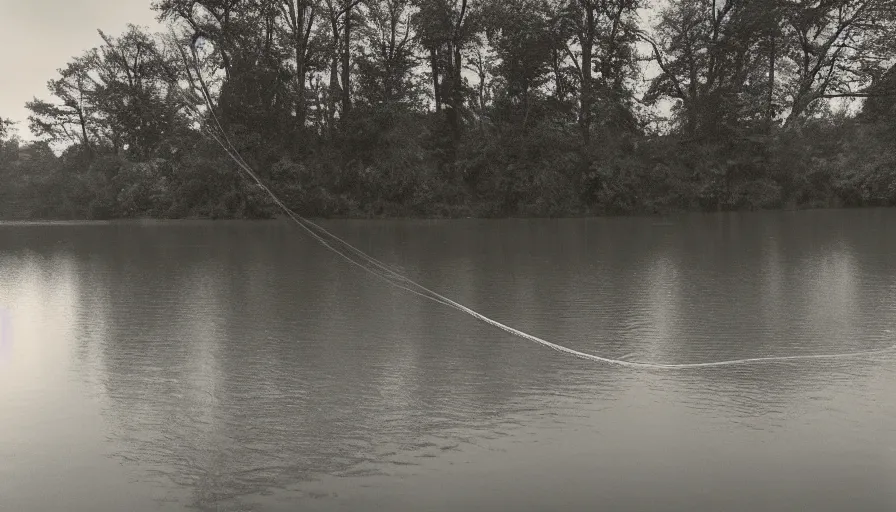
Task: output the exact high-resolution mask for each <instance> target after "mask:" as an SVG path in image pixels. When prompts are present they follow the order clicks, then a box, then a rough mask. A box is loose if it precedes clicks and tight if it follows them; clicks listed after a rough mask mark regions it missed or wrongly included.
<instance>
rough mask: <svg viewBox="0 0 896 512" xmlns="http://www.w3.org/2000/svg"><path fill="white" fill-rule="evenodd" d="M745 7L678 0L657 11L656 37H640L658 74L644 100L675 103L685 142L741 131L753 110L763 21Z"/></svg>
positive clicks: (740, 0)
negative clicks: (656, 66) (740, 128)
mask: <svg viewBox="0 0 896 512" xmlns="http://www.w3.org/2000/svg"><path fill="white" fill-rule="evenodd" d="M746 6H747V3H746V2H745V1H744V0H724V1H723V0H719V3H717V1H716V0H681V1H679V2H676V3H673V4H671V5H669V6H668V7H666V8H665V9H663V10H662V11H661V13H660V22H659V24H658V25H657V27H656V28H655V33H656V36H655V37H652V36H648V35H643V34H642V38H643V39H644V40H645V41H647V42H648V43H649V44H650V46H651V50H652V53H653V57H654V60H655V62H656V63H657V64H658V66H659V68H660V70H661V73H660V74H659V76H657V77H656V78H654V79H653V80H652V81H651V84H650V88H649V90H648V92H647V95H646V100H647V101H651V102H652V101H656V100H657V99H659V98H662V97H668V98H673V99H676V100H678V102H679V103H678V105H677V106H676V108H675V114H676V116H677V118H678V119H679V123H680V127H681V129H682V130H683V131H684V133H686V134H687V135H688V136H689V137H706V136H710V135H718V134H720V133H725V132H726V131H727V132H730V131H731V130H733V129H739V128H738V127H740V126H741V125H740V123H741V121H742V120H744V119H745V118H749V117H751V115H752V113H754V112H755V111H756V109H757V105H755V102H751V101H748V100H747V97H755V96H756V95H757V94H758V93H759V92H761V89H760V88H759V87H760V85H761V82H764V80H761V79H760V78H759V76H760V75H761V70H762V69H765V68H764V65H763V62H762V52H761V51H759V44H760V41H761V39H760V37H759V36H760V35H761V34H762V33H763V30H762V28H763V21H764V19H763V17H762V16H757V13H758V12H761V11H760V10H750V9H748V8H747V7H746ZM748 89H750V90H749V91H748ZM745 93H746V94H745ZM765 110H766V109H765V108H763V109H762V110H760V113H761V112H764V111H765ZM720 130H721V132H720Z"/></svg>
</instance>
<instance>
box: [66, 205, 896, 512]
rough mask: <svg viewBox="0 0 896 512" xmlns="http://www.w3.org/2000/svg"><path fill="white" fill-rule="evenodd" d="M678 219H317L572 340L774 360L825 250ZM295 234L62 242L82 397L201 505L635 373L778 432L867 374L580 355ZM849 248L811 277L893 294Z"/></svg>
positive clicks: (405, 458)
mask: <svg viewBox="0 0 896 512" xmlns="http://www.w3.org/2000/svg"><path fill="white" fill-rule="evenodd" d="M690 219H696V220H689V221H687V222H682V224H681V225H679V226H677V227H676V226H672V227H664V228H655V227H652V226H650V225H649V223H644V222H643V221H639V220H637V219H614V220H600V221H574V222H564V223H558V224H540V223H529V222H516V223H513V222H511V223H494V222H492V223H489V222H476V223H450V224H439V225H435V224H427V225H419V223H418V224H415V223H389V224H387V223H381V224H373V225H372V226H373V227H365V226H366V225H364V224H361V223H341V224H338V225H336V228H337V229H339V230H341V231H340V232H341V233H348V234H349V235H348V238H349V239H350V240H355V239H356V238H357V239H362V240H364V242H363V243H362V244H360V245H361V246H362V248H363V249H364V250H367V251H369V252H370V253H371V254H373V255H375V256H377V257H381V259H383V260H384V261H387V262H389V263H395V264H397V265H399V266H402V267H405V268H407V269H408V273H409V274H410V275H411V276H412V277H414V278H415V279H419V280H420V281H421V282H422V283H423V284H425V285H426V286H428V287H430V288H432V289H434V290H437V291H440V292H443V293H445V295H447V296H450V297H452V298H456V299H457V300H459V301H460V302H462V303H465V304H468V305H469V306H471V307H473V308H474V309H477V310H482V312H483V313H485V314H487V315H489V316H493V317H494V318H496V319H499V320H501V321H503V322H505V323H507V324H509V325H513V326H515V327H519V328H522V329H523V330H525V331H531V332H533V333H534V334H537V335H541V336H543V337H545V338H547V339H550V340H552V341H559V342H562V343H564V344H567V343H568V344H569V345H571V346H574V347H575V348H580V349H584V350H587V351H593V352H596V353H601V354H607V355H612V356H620V355H623V354H625V353H628V352H636V353H638V354H645V353H650V354H651V357H656V358H662V359H664V361H661V362H667V361H669V360H674V361H694V360H705V359H706V358H707V357H709V356H712V355H716V354H718V355H721V356H723V357H724V358H730V357H731V356H732V354H735V355H741V354H744V355H747V356H750V355H756V353H758V352H763V351H769V350H772V349H775V348H776V347H779V346H780V344H781V343H782V340H781V337H780V336H777V337H776V335H775V332H778V333H780V332H781V331H780V329H782V328H787V326H789V325H792V323H793V321H794V320H793V318H791V316H790V314H778V313H780V311H782V310H784V311H787V308H788V307H789V306H790V302H788V301H790V299H792V297H793V296H794V294H799V293H807V292H806V286H807V285H806V284H805V283H804V282H803V281H800V279H801V278H802V277H801V276H804V274H800V273H799V272H800V270H799V269H801V268H803V266H804V265H806V262H807V261H811V257H812V255H817V254H820V252H819V251H822V250H823V249H822V248H823V247H827V246H824V245H821V244H818V243H817V242H818V241H817V240H814V239H811V237H810V239H809V241H807V242H806V244H805V245H801V244H800V242H799V233H800V231H799V226H796V227H794V226H790V225H787V224H786V223H785V224H783V225H782V223H780V222H778V221H770V223H768V224H766V223H763V222H762V221H761V220H760V221H759V226H758V227H756V226H753V227H749V226H748V225H747V224H746V223H744V224H743V225H738V226H739V227H738V228H737V230H736V231H735V230H734V228H733V227H729V228H724V227H723V228H719V230H718V231H714V230H713V229H714V226H712V225H707V224H708V222H709V221H706V220H705V219H704V220H701V218H700V217H691V218H690ZM716 227H717V226H716ZM725 229H728V231H725ZM368 230H372V231H374V232H375V233H376V236H370V237H366V236H365V233H367V231H368ZM296 233H297V232H296V231H295V230H294V229H291V228H290V227H288V226H286V225H282V224H275V223H258V224H255V223H252V224H249V223H247V224H241V223H216V224H213V225H202V224H198V225H197V224H184V225H181V226H178V227H171V226H167V227H165V226H159V227H150V228H140V229H134V228H130V229H121V228H119V227H102V228H92V229H87V230H84V231H83V233H82V236H81V238H80V239H79V240H78V241H77V242H76V243H74V244H73V246H72V247H70V248H69V249H67V250H70V251H73V254H75V255H76V258H77V261H78V262H79V268H80V272H81V273H82V276H81V280H80V283H81V285H80V287H79V290H80V293H81V301H80V303H79V308H78V310H79V314H80V315H82V316H81V318H80V319H79V321H78V325H79V327H80V328H81V329H82V331H81V335H80V337H79V339H80V340H81V345H80V346H79V347H78V350H79V352H78V354H79V357H80V358H81V360H82V362H84V364H85V370H87V369H90V370H89V371H93V372H95V375H96V379H95V380H96V381H97V382H98V383H99V384H101V386H100V389H101V396H100V398H101V399H102V400H103V401H104V403H105V404H106V414H107V417H108V420H109V424H110V428H111V430H112V432H113V439H112V442H113V445H114V446H115V447H116V449H117V450H118V451H117V455H118V456H119V457H121V458H122V459H125V460H128V461H131V462H132V463H133V464H135V465H136V466H137V467H138V468H142V469H144V470H146V472H147V473H153V474H155V475H157V476H158V479H159V484H160V486H162V487H163V488H166V489H167V488H170V483H169V482H174V483H175V484H177V486H179V487H180V489H181V490H184V491H186V492H189V493H190V495H191V499H192V500H193V502H194V504H195V505H197V506H199V507H212V506H213V505H214V504H216V503H221V502H223V501H228V500H237V501H238V500H239V498H240V497H241V496H246V495H249V494H257V493H261V492H264V491H265V490H266V489H270V488H283V487H287V486H290V485H293V484H296V483H299V482H302V481H307V480H308V479H312V478H314V477H315V476H316V475H321V474H328V475H359V474H372V473H390V472H392V471H394V470H395V468H396V467H398V466H395V464H412V463H415V461H417V460H419V459H418V458H417V457H423V456H427V455H436V456H437V455H438V454H439V453H441V452H442V451H443V450H450V449H453V448H454V447H456V446H458V445H459V444H460V443H473V444H480V445H481V444H487V440H488V438H489V437H492V436H496V435H502V434H503V433H507V432H510V431H511V430H513V429H514V428H516V425H515V424H528V423H532V422H538V421H542V420H544V421H551V418H549V417H547V416H550V415H552V414H554V415H558V416H559V417H560V419H559V420H557V421H561V422H565V421H569V418H570V417H572V416H574V415H575V414H582V415H587V414H593V413H594V412H595V411H594V408H595V407H600V406H601V403H603V402H607V401H609V400H611V399H614V398H617V397H618V396H619V395H621V394H624V393H625V392H627V391H629V390H630V389H635V388H637V387H638V386H643V385H644V383H649V384H650V385H651V386H653V388H652V389H651V390H649V392H650V393H652V394H653V396H654V397H660V398H663V399H665V400H668V401H670V402H671V403H677V404H679V405H681V406H684V407H691V408H695V409H700V408H703V409H704V411H705V413H706V415H707V416H708V417H709V416H711V417H715V418H729V419H733V421H740V422H742V423H745V424H746V425H747V426H751V425H752V426H756V427H757V428H759V427H761V428H774V427H775V424H774V422H775V420H776V418H777V419H786V418H787V417H788V415H791V416H792V415H794V414H798V413H799V411H800V410H801V409H800V408H801V407H803V404H804V403H805V401H806V400H810V399H811V398H812V397H813V396H816V395H822V394H824V393H823V392H824V391H825V390H827V389H830V388H831V386H837V385H839V384H843V383H844V382H845V379H847V378H852V379H856V380H857V381H859V382H861V381H862V380H863V379H867V378H869V373H868V372H871V371H873V368H871V367H869V368H865V367H863V366H862V363H861V362H860V363H859V364H858V365H850V362H848V361H847V362H810V363H792V364H775V365H765V366H746V367H731V368H717V369H702V370H688V371H674V372H668V371H659V372H639V371H634V370H626V369H619V368H615V367H607V366H601V365H595V364H593V363H590V362H586V361H579V360H575V359H570V358H568V357H566V356H564V355H561V354H557V353H554V352H552V351H549V350H546V349H544V348H542V347H539V346H535V345H533V344H531V343H528V342H526V341H524V340H520V339H518V338H514V337H511V336H508V335H506V334H505V333H503V332H500V331H497V330H494V329H492V328H490V327H489V326H486V325H483V324H481V323H478V322H476V321H475V320H474V319H472V318H470V317H468V316H466V315H463V314H461V313H459V312H456V311H454V310H451V309H449V308H445V307H443V306H440V305H438V304H435V303H432V302H429V301H425V300H423V299H420V298H418V297H416V296H413V295H410V294H407V293H405V292H403V291H401V290H396V289H394V288H391V287H388V286H387V285H385V284H384V283H382V282H381V281H379V280H376V279H373V278H370V277H369V276H368V275H367V274H365V273H364V272H362V271H360V270H358V269H355V268H353V267H350V266H348V265H345V264H344V263H342V262H341V261H340V260H338V259H336V258H335V257H333V256H331V255H330V253H328V252H326V251H325V250H323V249H321V248H320V247H318V246H317V245H316V244H315V243H313V242H312V241H310V240H308V239H307V238H306V237H303V236H300V235H297V234H296ZM768 236H774V237H775V238H774V239H775V241H776V244H775V245H772V244H770V243H768V242H767V237H768ZM864 242H870V241H865V240H857V241H856V242H855V244H856V246H857V247H865V246H864V245H862V243H864ZM871 246H872V247H880V250H884V249H887V250H889V249H894V247H890V246H881V245H875V244H871ZM398 248H400V250H399V249H398ZM872 252H873V251H872ZM894 253H896V252H894ZM850 254H852V256H851V257H850V258H849V259H846V260H838V261H840V263H838V264H837V265H833V266H830V265H829V266H828V267H824V268H827V269H828V270H829V271H832V272H829V273H833V274H834V275H831V276H827V277H825V276H824V275H823V274H824V273H823V272H822V273H820V274H816V277H817V278H818V279H826V278H827V279H830V280H831V281H830V283H831V284H832V285H833V284H837V283H840V284H842V283H843V282H845V281H843V280H842V279H841V280H840V281H837V279H840V278H838V277H837V276H838V275H840V276H841V277H842V274H843V273H844V272H848V273H853V274H857V275H858V274H862V273H865V274H867V273H869V272H870V273H871V274H874V275H877V276H878V277H880V278H881V279H883V278H885V277H886V278H887V279H889V280H890V281H889V282H891V283H892V282H893V281H892V280H893V277H892V276H893V275H894V273H896V270H894V269H893V268H892V263H889V262H888V260H887V259H886V258H878V259H875V258H874V257H873V256H872V255H869V254H868V253H865V252H859V251H854V252H852V253H850ZM807 257H809V259H808V260H807V259H806V258H807ZM770 261H776V262H777V263H775V264H774V265H771V264H770V263H769V262H770ZM847 263H848V264H847ZM887 265H891V267H890V268H887V267H886V266H887ZM732 269H735V271H732ZM769 269H772V270H769ZM763 272H767V273H765V274H763ZM838 273H839V274H838ZM781 280H784V282H781ZM851 282H853V283H859V284H855V286H859V287H860V288H861V289H862V291H863V293H861V294H860V293H858V292H855V293H850V294H847V295H844V297H846V298H849V299H850V300H852V301H857V302H851V304H852V306H851V307H852V308H853V310H854V311H859V312H861V311H865V312H866V314H867V315H869V317H870V316H873V315H875V314H877V315H881V313H880V310H879V309H877V310H875V309H873V308H870V306H869V305H870V304H871V301H872V299H874V298H876V299H880V298H881V297H882V295H880V293H882V292H879V291H875V290H877V289H876V288H874V287H873V286H871V287H870V288H868V289H869V290H871V291H869V292H868V294H867V295H865V289H866V287H868V286H869V284H868V283H867V281H866V280H865V279H864V278H863V279H862V280H859V281H851ZM814 286H815V288H810V290H815V291H813V292H812V293H823V286H822V285H821V284H819V283H818V282H815V283H814ZM731 297H736V300H733V299H731ZM769 301H774V303H775V305H774V306H773V307H770V306H769ZM791 302H792V301H791ZM890 304H892V301H891V302H890ZM663 311H664V312H665V316H664V317H663V318H662V320H663V321H662V322H659V318H658V317H656V316H655V315H656V314H657V312H663ZM797 311H801V310H799V309H798V310H797ZM652 315H653V316H652ZM884 317H887V316H886V315H884ZM757 324H758V325H757ZM762 325H766V326H769V325H771V326H775V327H774V328H773V329H768V330H766V331H763V330H762V329H761V326H762ZM782 326H783V327H782ZM732 333H735V334H734V338H728V341H725V338H726V336H732ZM744 333H748V334H744ZM749 333H752V334H749ZM757 333H758V334H757ZM732 339H734V341H731V340H732ZM738 339H739V340H741V341H736V340H738ZM785 341H786V340H785ZM732 343H738V345H733V344H732ZM810 348H812V347H810ZM848 350H851V349H848ZM711 351H715V352H714V353H710V352H711ZM639 357H640V356H633V359H635V358H639ZM576 409H580V410H576ZM642 414H643V415H644V419H645V420H649V418H650V410H648V409H645V410H644V411H643V412H642ZM598 415H599V413H598ZM763 415H765V418H764V419H757V418H761V417H762V416H763ZM611 420H612V419H611ZM589 421H597V420H589Z"/></svg>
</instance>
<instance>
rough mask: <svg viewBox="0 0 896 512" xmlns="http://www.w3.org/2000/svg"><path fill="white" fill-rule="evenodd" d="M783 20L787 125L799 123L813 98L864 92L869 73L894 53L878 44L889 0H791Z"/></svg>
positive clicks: (894, 11) (895, 15)
mask: <svg viewBox="0 0 896 512" xmlns="http://www.w3.org/2000/svg"><path fill="white" fill-rule="evenodd" d="M785 20H786V33H787V36H788V37H789V38H790V40H791V44H790V45H789V51H788V55H787V57H788V59H789V60H790V61H791V63H792V66H791V69H792V71H791V72H790V73H789V77H787V83H786V92H787V95H788V96H789V99H790V106H789V113H788V114H787V118H786V121H785V126H787V127H792V126H795V125H797V124H799V122H800V120H801V119H803V118H805V115H806V114H807V112H809V111H810V109H811V108H812V106H813V104H815V103H816V102H817V101H818V100H821V99H825V98H834V97H863V96H866V95H867V91H865V90H864V88H865V87H867V86H868V85H870V82H871V78H872V76H873V75H874V74H877V75H879V74H880V72H881V71H882V70H883V69H885V68H882V67H881V66H882V65H883V64H885V63H886V62H887V60H888V59H890V58H892V57H893V56H894V55H896V48H894V47H892V46H888V45H883V46H881V45H880V44H879V40H880V39H879V38H881V37H882V36H883V35H884V34H887V33H889V34H892V33H893V30H894V20H896V3H894V2H893V1H892V0H791V1H790V2H788V5H787V9H786V13H785Z"/></svg>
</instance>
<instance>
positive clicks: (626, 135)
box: [0, 0, 896, 217]
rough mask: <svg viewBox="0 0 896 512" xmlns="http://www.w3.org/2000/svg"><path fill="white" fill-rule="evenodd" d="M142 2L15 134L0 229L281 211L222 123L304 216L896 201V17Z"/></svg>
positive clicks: (422, 4)
mask: <svg viewBox="0 0 896 512" xmlns="http://www.w3.org/2000/svg"><path fill="white" fill-rule="evenodd" d="M147 7H148V8H150V7H151V8H152V9H154V10H155V12H156V13H157V15H158V17H159V19H160V20H161V21H163V22H165V23H166V24H167V25H168V27H169V29H170V31H169V32H168V33H165V34H149V33H146V32H145V31H144V30H142V29H141V28H139V27H134V26H128V27H125V29H124V30H123V31H121V32H120V33H118V34H117V35H116V34H115V33H114V32H107V31H101V32H100V36H101V41H102V44H100V45H99V46H98V47H97V48H94V49H91V50H89V51H87V52H84V53H83V54H81V55H79V56H76V57H74V58H73V59H72V60H71V61H70V62H68V63H67V64H65V66H63V67H62V68H61V69H59V72H58V75H57V76H55V77H52V78H51V79H50V80H49V82H48V84H47V93H48V94H46V95H45V96H41V97H38V98H35V99H34V100H33V101H31V102H29V103H28V104H27V108H28V109H29V110H30V114H31V115H30V117H29V128H30V131H31V133H32V134H33V135H34V136H35V137H37V139H38V141H39V142H37V143H31V144H24V143H20V142H19V141H18V140H17V139H16V138H15V137H12V136H11V134H10V133H9V132H10V129H11V125H10V124H9V123H7V122H5V121H2V120H0V143H2V144H3V146H2V148H3V151H2V152H0V169H2V173H3V176H12V178H9V179H10V180H12V182H15V185H14V186H13V187H12V188H10V189H8V190H11V189H15V190H17V191H18V194H19V196H21V197H24V198H26V199H21V200H16V201H15V205H16V206H15V207H14V208H13V207H7V208H6V209H5V210H3V211H0V214H2V215H6V216H10V215H18V216H62V217H116V216H138V215H142V216H165V217H184V216H200V217H209V216H210V217H254V216H266V215H270V214H273V213H274V210H273V208H272V206H271V204H270V203H269V202H268V201H266V200H265V199H264V198H263V196H261V195H260V194H259V192H258V190H257V188H255V187H253V186H250V185H249V183H248V182H247V181H246V180H244V179H243V178H242V177H241V176H240V175H239V174H238V173H237V172H236V169H235V168H234V165H233V162H231V161H230V160H229V157H227V155H226V154H224V153H223V152H222V151H221V149H220V148H219V147H217V145H216V143H215V142H214V141H212V140H211V139H210V138H209V137H208V136H207V133H206V132H205V131H203V129H202V126H204V125H205V126H215V127H216V129H217V127H218V124H219V123H220V128H221V129H222V130H223V132H224V133H225V134H226V136H227V140H228V141H230V142H232V143H233V145H234V146H235V147H236V148H237V149H238V151H239V153H240V154H241V155H242V156H243V158H245V159H246V161H247V162H249V164H250V165H252V166H253V167H255V168H256V169H257V170H258V172H259V173H260V175H261V176H262V177H263V178H264V179H266V180H269V182H270V183H271V185H272V188H273V189H275V190H277V191H278V192H279V193H281V194H283V196H284V198H285V199H286V200H287V202H288V203H289V204H290V205H291V206H293V207H295V208H297V209H298V210H300V211H301V212H303V213H306V214H319V215H352V216H376V215H438V216H458V215H464V216H466V215H484V216H492V215H579V214H604V213H631V212H659V211H674V210H694V209H699V210H718V209H741V208H771V207H792V206H822V205H869V204H896V164H894V162H896V148H894V145H893V144H892V140H893V137H894V134H896V127H894V121H893V119H896V110H894V105H896V100H894V98H896V78H894V77H896V75H894V69H896V68H894V67H893V63H894V59H896V2H893V1H892V0H786V1H782V0H663V1H659V0H156V1H153V2H148V5H147ZM646 9H651V10H650V11H648V10H646ZM648 12H650V13H652V14H653V15H645V13H648ZM206 103H207V104H206ZM846 106H849V107H850V109H849V110H845V109H844V108H845V107H846ZM51 147H52V148H53V149H54V150H56V151H57V153H59V154H58V155H54V154H53V153H52V152H51V151H49V148H51ZM34 162H40V166H39V167H38V166H36V164H35V163H34ZM28 198H30V199H28ZM9 204H12V203H9Z"/></svg>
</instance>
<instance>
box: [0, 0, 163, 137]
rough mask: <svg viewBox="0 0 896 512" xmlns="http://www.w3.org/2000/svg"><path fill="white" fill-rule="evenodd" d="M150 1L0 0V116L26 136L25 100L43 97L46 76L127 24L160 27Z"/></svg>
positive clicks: (53, 74) (119, 31)
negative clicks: (101, 32) (16, 123)
mask: <svg viewBox="0 0 896 512" xmlns="http://www.w3.org/2000/svg"><path fill="white" fill-rule="evenodd" d="M150 3H151V0H0V117H3V118H7V119H11V120H13V121H16V122H18V125H17V128H18V133H19V136H21V137H22V138H24V139H31V138H32V137H31V133H30V132H29V131H28V120H27V118H28V111H27V110H26V109H25V102H26V101H30V100H31V99H32V98H34V97H35V96H37V97H38V98H47V97H48V96H49V93H48V92H47V81H48V80H50V79H52V78H56V76H58V73H57V71H56V70H57V69H59V68H62V67H65V65H66V64H67V63H68V62H69V60H71V58H72V57H75V56H77V55H80V54H81V53H83V52H84V51H85V50H88V49H90V48H93V47H96V46H99V44H100V42H101V40H100V36H99V34H97V29H102V30H103V32H105V33H107V34H110V35H118V34H120V33H121V32H123V31H124V29H125V26H126V25H127V24H128V23H133V24H135V25H140V26H144V27H148V28H149V29H150V31H152V32H155V31H157V30H160V29H161V26H160V25H159V24H158V23H157V22H156V21H155V13H154V12H153V11H152V10H151V9H150Z"/></svg>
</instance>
